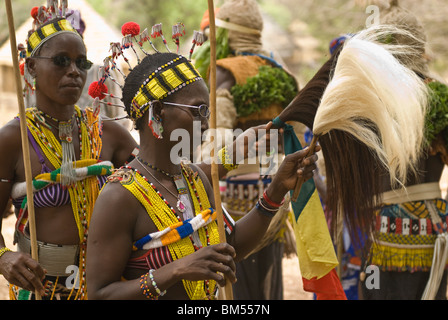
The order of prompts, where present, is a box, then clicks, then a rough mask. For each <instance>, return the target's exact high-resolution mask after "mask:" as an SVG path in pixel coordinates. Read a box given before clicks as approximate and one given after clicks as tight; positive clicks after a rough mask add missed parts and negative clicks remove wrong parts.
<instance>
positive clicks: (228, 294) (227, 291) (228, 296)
mask: <svg viewBox="0 0 448 320" xmlns="http://www.w3.org/2000/svg"><path fill="white" fill-rule="evenodd" d="M208 13H209V20H210V28H209V31H210V34H209V41H210V110H211V111H210V115H211V117H210V128H211V129H216V30H215V29H216V28H215V6H214V4H213V0H208ZM213 142H214V147H213V150H212V159H213V161H212V165H211V175H212V184H213V194H214V197H215V207H216V213H217V221H218V231H219V240H220V242H221V243H223V242H226V241H227V240H226V232H225V229H224V219H223V213H222V207H221V193H220V190H219V173H218V162H217V161H216V159H215V151H216V148H217V147H218V143H217V140H216V138H215V137H214V138H213ZM219 299H222V300H233V291H232V284H231V283H230V282H229V281H227V282H226V285H225V286H224V290H220V294H219Z"/></svg>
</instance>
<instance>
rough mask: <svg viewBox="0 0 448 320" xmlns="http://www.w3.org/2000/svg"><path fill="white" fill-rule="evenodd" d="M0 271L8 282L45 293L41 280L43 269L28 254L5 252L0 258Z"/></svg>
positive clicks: (43, 273)
mask: <svg viewBox="0 0 448 320" xmlns="http://www.w3.org/2000/svg"><path fill="white" fill-rule="evenodd" d="M0 272H1V274H2V275H3V276H4V277H5V279H6V280H8V282H9V283H11V284H14V285H17V286H19V287H21V288H24V289H26V290H28V291H33V292H34V291H38V292H39V293H40V294H41V295H42V296H43V295H44V294H45V290H44V286H43V285H42V280H43V279H44V277H45V271H44V269H42V267H41V266H40V264H39V263H37V261H36V260H34V259H32V258H31V256H30V255H29V254H26V253H22V252H6V253H4V254H3V255H2V257H1V259H0Z"/></svg>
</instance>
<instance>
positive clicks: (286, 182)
mask: <svg viewBox="0 0 448 320" xmlns="http://www.w3.org/2000/svg"><path fill="white" fill-rule="evenodd" d="M305 152H306V150H305V151H304V150H302V151H299V152H298V153H296V154H293V155H290V156H288V157H286V159H285V161H284V162H283V163H282V165H281V167H280V169H279V173H278V174H277V175H276V178H274V181H273V182H272V184H271V187H270V188H269V189H268V195H269V197H270V198H271V199H272V200H273V201H276V202H280V201H281V200H282V199H283V197H284V195H285V194H286V192H287V191H288V190H289V188H293V187H294V185H295V183H296V181H297V177H298V176H300V175H303V176H304V177H305V178H311V177H312V170H314V169H315V164H314V162H315V161H316V160H317V156H315V155H313V156H311V157H309V158H308V159H307V160H306V161H305V164H307V163H308V164H310V165H309V166H307V167H306V168H305V169H303V168H300V169H299V164H300V163H301V161H300V160H301V159H302V158H303V157H304V154H305ZM208 192H210V191H208ZM212 196H213V195H212V194H209V197H210V198H211V200H212ZM148 220H149V218H148V216H147V214H146V212H145V210H144V209H143V207H142V206H141V205H140V203H139V202H138V201H137V200H136V199H135V198H134V197H133V195H132V194H130V193H129V192H128V191H126V190H124V189H123V187H122V186H121V185H119V184H114V183H111V184H108V185H107V186H106V187H105V188H104V189H103V192H102V193H101V195H100V197H99V198H98V200H97V202H96V205H95V210H94V214H93V216H92V220H91V224H90V231H89V239H88V245H87V246H88V248H89V249H88V252H87V261H88V264H87V282H88V283H89V298H90V299H145V297H144V296H143V294H142V293H141V289H140V284H139V279H134V280H130V281H121V276H122V275H123V273H124V271H125V268H126V264H127V262H128V260H129V258H130V256H131V248H132V243H133V241H135V239H138V238H140V237H141V236H143V235H144V234H147V233H148V229H145V228H143V229H142V227H146V226H151V227H152V228H154V226H153V224H148ZM269 223H270V218H268V217H266V216H264V215H263V214H261V213H260V212H258V210H257V209H253V210H252V211H251V212H250V213H249V214H248V215H247V216H246V218H244V219H242V220H239V221H238V223H237V227H236V232H235V234H234V235H233V236H232V237H231V238H230V239H229V243H222V244H217V245H213V246H208V247H204V248H202V249H200V250H198V251H196V252H194V253H192V254H190V255H188V256H186V257H184V258H181V259H178V260H175V261H174V262H172V263H169V264H166V265H164V266H163V267H161V268H159V269H157V270H156V271H155V272H154V279H155V281H156V282H157V286H158V287H159V289H160V290H162V291H163V290H168V294H167V296H168V297H169V298H173V299H179V298H185V293H184V292H183V294H182V293H179V292H178V291H177V290H176V286H177V285H179V284H180V283H181V280H182V279H186V280H206V279H213V280H216V281H217V282H218V284H219V285H221V286H223V285H224V284H225V281H226V279H228V280H229V281H231V282H235V281H236V278H235V261H236V260H238V259H240V258H242V257H244V256H245V255H246V254H247V253H249V252H250V251H251V250H252V249H253V247H254V246H255V245H256V243H257V242H258V241H259V240H260V239H261V237H262V235H263V234H264V232H265V231H266V229H267V228H268V226H269ZM152 231H155V230H153V229H151V231H150V232H152ZM243 242H246V243H243ZM134 278H135V277H134ZM151 290H153V289H152V286H151ZM173 291H174V292H173ZM153 293H155V292H153Z"/></svg>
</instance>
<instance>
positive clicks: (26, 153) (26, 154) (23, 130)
mask: <svg viewBox="0 0 448 320" xmlns="http://www.w3.org/2000/svg"><path fill="white" fill-rule="evenodd" d="M5 5H6V13H7V16H8V25H9V39H10V43H11V56H12V63H13V68H14V75H15V81H16V91H17V100H18V102H19V116H20V134H21V136H22V151H23V162H24V166H25V178H26V195H27V204H28V223H29V227H30V241H31V257H32V258H33V259H34V260H36V261H39V258H38V252H37V239H36V220H35V215H34V200H33V185H32V183H33V176H32V172H31V162H30V149H29V145H28V138H27V137H28V135H27V126H26V115H25V103H24V101H23V93H22V79H21V77H20V73H19V58H18V56H17V42H16V32H15V29H14V17H13V13H12V6H11V0H5ZM35 294H36V300H41V296H40V294H39V292H38V291H36V292H35Z"/></svg>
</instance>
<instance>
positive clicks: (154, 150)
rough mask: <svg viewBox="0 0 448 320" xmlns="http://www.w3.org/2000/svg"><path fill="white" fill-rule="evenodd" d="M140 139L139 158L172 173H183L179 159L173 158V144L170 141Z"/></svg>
mask: <svg viewBox="0 0 448 320" xmlns="http://www.w3.org/2000/svg"><path fill="white" fill-rule="evenodd" d="M144 140H145V139H143V141H142V140H140V141H141V142H142V143H141V144H140V151H139V155H138V156H139V158H140V159H142V160H144V161H145V162H146V163H148V164H150V165H152V166H154V167H156V168H157V169H160V170H163V171H164V172H167V173H169V174H172V175H177V174H180V173H181V167H180V164H176V163H179V161H178V160H179V159H178V158H177V157H176V159H171V156H172V155H171V144H170V143H169V141H164V142H163V140H156V139H148V140H149V141H144Z"/></svg>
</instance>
